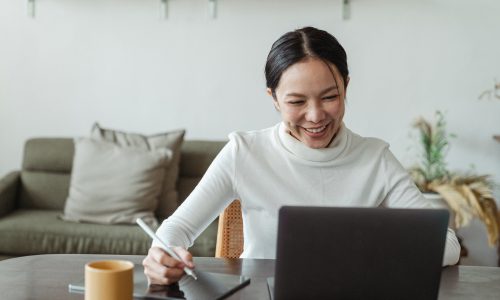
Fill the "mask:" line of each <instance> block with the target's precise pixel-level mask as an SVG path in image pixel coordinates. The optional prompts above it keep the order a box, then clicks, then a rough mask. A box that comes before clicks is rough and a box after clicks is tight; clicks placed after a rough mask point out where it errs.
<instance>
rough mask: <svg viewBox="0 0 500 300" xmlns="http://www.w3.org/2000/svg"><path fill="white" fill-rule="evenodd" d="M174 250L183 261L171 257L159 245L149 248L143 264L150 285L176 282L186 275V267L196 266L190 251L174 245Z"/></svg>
mask: <svg viewBox="0 0 500 300" xmlns="http://www.w3.org/2000/svg"><path fill="white" fill-rule="evenodd" d="M172 250H174V251H175V253H177V255H178V256H179V257H180V259H181V260H182V261H178V260H177V259H175V258H173V257H171V256H170V255H168V253H167V252H165V250H163V249H161V248H159V247H151V248H150V249H149V252H148V256H146V258H145V259H144V260H143V261H142V265H143V266H144V274H145V275H146V277H147V278H148V282H149V284H150V285H151V284H161V285H167V284H172V283H175V282H177V281H179V280H180V279H181V277H182V276H183V275H184V270H183V269H184V267H188V268H190V269H192V268H194V264H193V256H192V255H191V253H189V251H187V250H185V249H183V248H181V247H172Z"/></svg>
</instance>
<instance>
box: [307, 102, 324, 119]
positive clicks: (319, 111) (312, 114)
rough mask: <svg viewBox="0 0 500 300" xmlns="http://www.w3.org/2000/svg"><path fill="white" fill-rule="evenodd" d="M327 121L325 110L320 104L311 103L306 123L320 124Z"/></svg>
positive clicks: (308, 107)
mask: <svg viewBox="0 0 500 300" xmlns="http://www.w3.org/2000/svg"><path fill="white" fill-rule="evenodd" d="M324 119H325V110H324V109H323V106H322V105H321V104H318V103H311V104H310V105H308V106H307V112H306V121H309V122H313V123H319V122H321V121H323V120H324Z"/></svg>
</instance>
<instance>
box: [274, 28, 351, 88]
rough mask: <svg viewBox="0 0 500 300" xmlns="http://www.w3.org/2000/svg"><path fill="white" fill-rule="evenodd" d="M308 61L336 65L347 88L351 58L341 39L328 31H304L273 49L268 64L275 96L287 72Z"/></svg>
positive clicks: (288, 35)
mask: <svg viewBox="0 0 500 300" xmlns="http://www.w3.org/2000/svg"><path fill="white" fill-rule="evenodd" d="M306 57H315V58H319V59H321V60H324V61H326V62H329V63H332V64H334V65H335V66H336V67H337V69H338V70H339V72H340V74H341V75H342V77H343V78H344V87H345V85H346V84H347V77H348V76H349V69H348V68H347V55H346V52H345V50H344V48H343V47H342V45H340V43H339V42H338V41H337V39H336V38H335V37H334V36H333V35H331V34H329V33H328V32H326V31H324V30H320V29H317V28H314V27H304V28H301V29H297V30H295V31H290V32H287V33H285V34H284V35H282V36H281V37H280V38H279V39H278V40H277V41H276V42H274V44H273V46H272V47H271V51H269V54H268V56H267V61H266V68H265V74H266V85H267V87H268V88H270V89H271V91H272V93H273V96H274V97H276V94H275V91H276V88H277V87H278V84H279V82H280V79H281V75H282V74H283V72H284V71H285V70H286V69H287V68H288V67H290V66H291V65H293V64H295V63H297V62H299V61H301V60H302V59H304V58H306Z"/></svg>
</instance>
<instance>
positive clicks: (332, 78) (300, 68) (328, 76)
mask: <svg viewBox="0 0 500 300" xmlns="http://www.w3.org/2000/svg"><path fill="white" fill-rule="evenodd" d="M342 82H343V80H342V76H340V73H339V71H338V69H337V67H335V65H334V64H332V63H327V62H325V61H323V60H321V59H318V58H308V59H304V60H301V61H299V62H297V63H295V64H293V65H291V66H290V67H289V68H287V69H286V70H285V71H284V72H283V74H282V76H281V78H280V83H279V85H278V87H277V90H280V92H281V93H285V94H288V93H298V92H300V90H301V89H307V90H315V92H323V91H324V90H325V89H330V90H331V89H332V87H333V88H338V86H342Z"/></svg>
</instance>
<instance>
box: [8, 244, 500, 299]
mask: <svg viewBox="0 0 500 300" xmlns="http://www.w3.org/2000/svg"><path fill="white" fill-rule="evenodd" d="M99 259H126V260H130V261H133V262H135V263H140V262H141V261H142V259H143V256H128V255H121V256H118V255H80V254H54V255H35V256H25V257H19V258H13V259H8V260H4V261H1V262H0V298H1V299H9V300H17V299H23V300H24V299H51V300H58V299H83V295H79V294H71V293H69V292H68V284H69V283H71V282H75V281H78V280H80V279H81V278H82V276H83V270H84V265H85V263H87V262H89V261H92V260H99ZM195 263H196V265H197V269H199V270H205V271H210V272H217V273H226V274H236V275H240V274H241V275H245V276H249V277H251V280H252V282H251V284H250V285H249V286H247V287H245V288H244V289H243V290H241V291H239V292H237V293H236V294H235V295H233V296H232V297H231V298H230V299H259V300H261V299H268V291H267V283H266V278H267V277H269V276H273V273H274V260H265V259H231V260H224V259H217V258H202V257H197V258H195ZM402 298H404V296H402ZM439 299H440V300H445V299H454V300H460V299H467V300H469V299H482V300H487V299H496V300H497V299H500V268H496V267H471V266H456V267H448V268H445V269H444V270H443V273H442V279H441V288H440V293H439Z"/></svg>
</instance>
